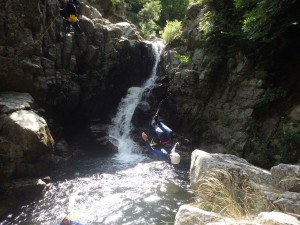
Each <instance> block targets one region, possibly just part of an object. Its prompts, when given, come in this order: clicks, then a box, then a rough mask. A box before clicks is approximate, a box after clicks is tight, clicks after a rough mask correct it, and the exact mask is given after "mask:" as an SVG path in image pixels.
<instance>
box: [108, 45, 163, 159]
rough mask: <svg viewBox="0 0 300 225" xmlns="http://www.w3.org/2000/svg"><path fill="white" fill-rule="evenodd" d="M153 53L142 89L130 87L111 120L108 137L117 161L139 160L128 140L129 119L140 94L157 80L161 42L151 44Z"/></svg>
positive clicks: (139, 155) (129, 139) (133, 144)
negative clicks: (115, 152)
mask: <svg viewBox="0 0 300 225" xmlns="http://www.w3.org/2000/svg"><path fill="white" fill-rule="evenodd" d="M152 48H153V52H154V58H155V62H154V66H153V69H152V71H151V75H150V77H149V79H148V80H147V81H146V82H145V83H144V85H143V86H142V87H131V88H129V89H128V93H127V96H126V97H125V98H123V99H122V100H121V102H120V104H119V107H118V111H117V114H116V116H115V117H114V118H113V119H112V125H111V126H110V129H109V135H110V136H111V137H113V138H114V139H116V140H117V142H118V143H117V146H118V150H119V154H118V155H117V156H116V157H117V159H118V160H121V161H123V162H128V161H129V162H130V161H136V160H141V159H142V158H141V154H134V153H135V152H136V149H139V146H137V144H136V143H135V142H134V141H133V140H132V139H131V138H130V131H131V129H132V124H131V118H132V116H133V113H134V110H135V108H136V107H137V105H138V103H139V102H140V100H141V98H142V94H143V93H144V91H145V90H146V89H151V87H152V86H153V85H154V81H155V79H156V78H157V74H156V72H157V66H158V63H159V57H160V54H161V52H162V50H163V48H164V45H163V43H162V42H155V43H153V44H152Z"/></svg>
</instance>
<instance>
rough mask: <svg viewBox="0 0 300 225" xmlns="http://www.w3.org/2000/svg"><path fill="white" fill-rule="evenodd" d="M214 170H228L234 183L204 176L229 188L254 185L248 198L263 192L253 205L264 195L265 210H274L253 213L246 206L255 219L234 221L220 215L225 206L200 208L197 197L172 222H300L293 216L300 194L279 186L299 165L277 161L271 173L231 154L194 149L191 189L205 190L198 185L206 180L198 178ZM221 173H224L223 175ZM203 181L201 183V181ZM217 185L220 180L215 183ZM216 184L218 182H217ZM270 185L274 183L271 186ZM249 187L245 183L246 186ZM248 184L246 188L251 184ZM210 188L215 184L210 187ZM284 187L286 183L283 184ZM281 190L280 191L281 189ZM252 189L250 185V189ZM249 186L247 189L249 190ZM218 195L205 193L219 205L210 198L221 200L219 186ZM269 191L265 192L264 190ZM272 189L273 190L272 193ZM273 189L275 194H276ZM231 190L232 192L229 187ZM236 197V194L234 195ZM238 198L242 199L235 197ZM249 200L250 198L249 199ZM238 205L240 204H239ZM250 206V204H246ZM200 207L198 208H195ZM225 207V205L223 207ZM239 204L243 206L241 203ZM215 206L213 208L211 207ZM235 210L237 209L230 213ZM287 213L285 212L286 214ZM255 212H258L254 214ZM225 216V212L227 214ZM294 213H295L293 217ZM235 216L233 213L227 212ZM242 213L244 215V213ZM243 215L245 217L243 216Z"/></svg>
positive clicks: (177, 224)
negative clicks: (209, 209)
mask: <svg viewBox="0 0 300 225" xmlns="http://www.w3.org/2000/svg"><path fill="white" fill-rule="evenodd" d="M215 169H220V170H225V171H227V172H228V173H229V174H230V175H231V177H232V182H233V183H234V184H233V185H230V184H229V183H228V180H226V179H224V177H223V176H222V175H220V176H219V177H206V179H211V180H214V179H215V178H217V179H219V180H220V181H221V182H222V183H223V185H224V186H226V187H227V188H228V187H231V188H233V189H235V188H236V187H238V186H242V185H245V184H247V183H248V184H249V185H250V186H251V187H254V188H255V189H256V190H257V191H256V192H253V193H254V194H252V195H251V197H250V198H252V199H253V198H256V197H255V195H257V193H258V192H260V193H263V194H262V195H258V196H259V197H258V198H256V200H255V205H254V207H257V206H258V205H259V204H261V203H259V201H260V202H262V201H263V198H264V197H265V200H266V201H267V203H269V204H268V206H267V210H274V211H273V212H257V211H253V212H255V213H253V212H252V210H251V207H248V209H247V214H249V213H251V212H252V214H253V215H252V214H251V216H250V214H249V215H247V217H248V218H254V219H253V220H251V221H250V220H249V219H248V220H240V219H239V221H236V220H234V219H233V218H228V217H224V216H222V215H221V214H222V213H223V215H224V212H225V211H226V210H225V209H224V208H222V210H221V211H220V213H221V214H218V213H219V212H218V213H215V212H208V211H205V210H203V209H201V208H200V207H202V206H203V204H201V202H202V201H205V200H204V199H201V198H198V199H197V201H196V202H195V203H192V205H182V206H181V207H180V208H179V210H178V212H177V214H176V218H175V225H189V224H191V225H192V224H207V225H213V224H216V225H217V224H218V225H223V224H224V225H226V224H236V225H238V224H253V225H271V224H274V225H285V224H286V225H296V224H297V225H298V224H300V222H299V220H297V218H296V217H295V216H297V215H299V213H300V210H299V209H300V208H299V203H300V196H299V193H297V192H282V191H285V190H284V189H282V187H281V186H279V183H280V182H281V181H283V180H284V179H285V178H286V177H294V178H295V177H298V169H299V168H298V166H296V165H284V164H280V165H278V166H275V167H273V168H272V169H271V173H272V174H271V173H270V172H269V171H266V170H262V169H260V168H257V167H255V166H253V165H251V164H249V163H248V162H247V161H246V160H244V159H241V158H238V157H236V156H233V155H228V154H210V153H207V152H204V151H201V150H195V151H193V153H192V160H191V168H190V185H191V188H192V189H193V190H195V191H199V192H201V191H202V192H205V191H207V190H203V189H201V187H203V188H204V189H205V185H204V186H200V185H201V184H202V183H203V182H206V180H203V179H201V178H203V177H204V175H205V174H207V172H209V171H213V170H215ZM223 175H224V174H223ZM201 182H202V183H201ZM218 184H219V183H218ZM216 185H217V184H216ZM272 185H273V186H272ZM247 186H248V185H247ZM250 186H248V187H250ZM209 187H210V188H211V189H213V188H214V187H212V186H209ZM284 187H285V186H284ZM278 188H280V189H282V190H280V189H278ZM250 189H251V188H250ZM250 189H248V191H249V190H250ZM217 190H218V193H217V195H218V196H214V195H213V193H206V192H205V193H206V195H208V196H210V198H208V199H210V200H211V201H212V202H210V203H211V204H210V205H214V204H218V202H220V201H213V199H220V197H222V196H223V197H224V195H222V194H221V193H222V188H220V187H218V188H217ZM245 190H246V189H238V192H245ZM266 190H268V191H266ZM271 191H274V192H271ZM275 192H276V193H275ZM232 193H234V191H233V190H232ZM239 194H241V193H235V194H233V195H232V197H233V196H235V195H239ZM235 197H236V196H235ZM238 199H239V201H242V200H241V199H243V198H240V197H238ZM248 200H249V199H248ZM227 203H228V204H233V203H232V202H230V203H229V202H227ZM239 204H240V203H239ZM248 206H250V205H248ZM198 207H199V208H198ZM224 207H225V206H224ZM227 207H228V208H230V207H231V206H230V205H226V208H227ZM240 207H243V206H242V205H241V206H240ZM213 208H216V207H213ZM233 213H236V212H233ZM286 213H287V214H286ZM256 214H258V215H256ZM226 215H228V214H226ZM293 215H295V216H293ZM228 216H235V215H231V214H230V215H228ZM244 216H245V215H244ZM245 217H246V216H245Z"/></svg>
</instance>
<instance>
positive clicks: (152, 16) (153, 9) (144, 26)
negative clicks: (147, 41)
mask: <svg viewBox="0 0 300 225" xmlns="http://www.w3.org/2000/svg"><path fill="white" fill-rule="evenodd" d="M160 12H161V4H160V1H158V0H151V1H149V2H146V3H145V4H144V5H143V8H142V9H141V10H140V11H139V13H138V15H137V17H138V19H139V28H140V31H141V33H142V35H143V36H144V37H146V38H151V37H154V36H155V34H156V31H157V30H159V29H160V27H159V26H158V25H157V23H156V22H157V21H158V20H159V18H160Z"/></svg>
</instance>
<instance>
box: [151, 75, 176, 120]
mask: <svg viewBox="0 0 300 225" xmlns="http://www.w3.org/2000/svg"><path fill="white" fill-rule="evenodd" d="M173 79H174V76H173V77H172V79H170V81H169V87H168V89H167V94H166V97H164V98H163V99H162V100H160V102H159V104H158V106H157V110H156V113H155V115H158V113H159V111H160V107H161V105H162V104H163V103H164V102H165V101H166V100H167V99H169V98H170V96H171V91H170V84H171V83H172V81H173Z"/></svg>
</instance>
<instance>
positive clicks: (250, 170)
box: [190, 150, 271, 189]
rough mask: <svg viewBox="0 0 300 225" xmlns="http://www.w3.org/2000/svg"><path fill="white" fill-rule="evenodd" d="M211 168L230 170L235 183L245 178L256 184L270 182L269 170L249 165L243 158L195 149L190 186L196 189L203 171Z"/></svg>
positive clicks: (267, 183)
mask: <svg viewBox="0 0 300 225" xmlns="http://www.w3.org/2000/svg"><path fill="white" fill-rule="evenodd" d="M213 168H217V169H223V170H227V171H230V174H231V175H232V177H233V178H234V180H235V182H236V183H237V184H239V183H242V182H244V181H247V180H249V181H253V182H254V183H256V184H266V185H270V184H271V174H270V172H268V171H266V170H263V169H260V168H258V167H255V166H253V165H251V164H250V163H248V162H247V161H246V160H245V159H242V158H239V157H237V156H234V155H229V154H209V153H207V152H205V151H202V150H195V151H193V153H192V159H191V167H190V183H191V187H192V188H193V189H197V187H198V185H199V179H200V178H201V176H202V175H203V173H205V172H207V171H209V170H210V169H213Z"/></svg>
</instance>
